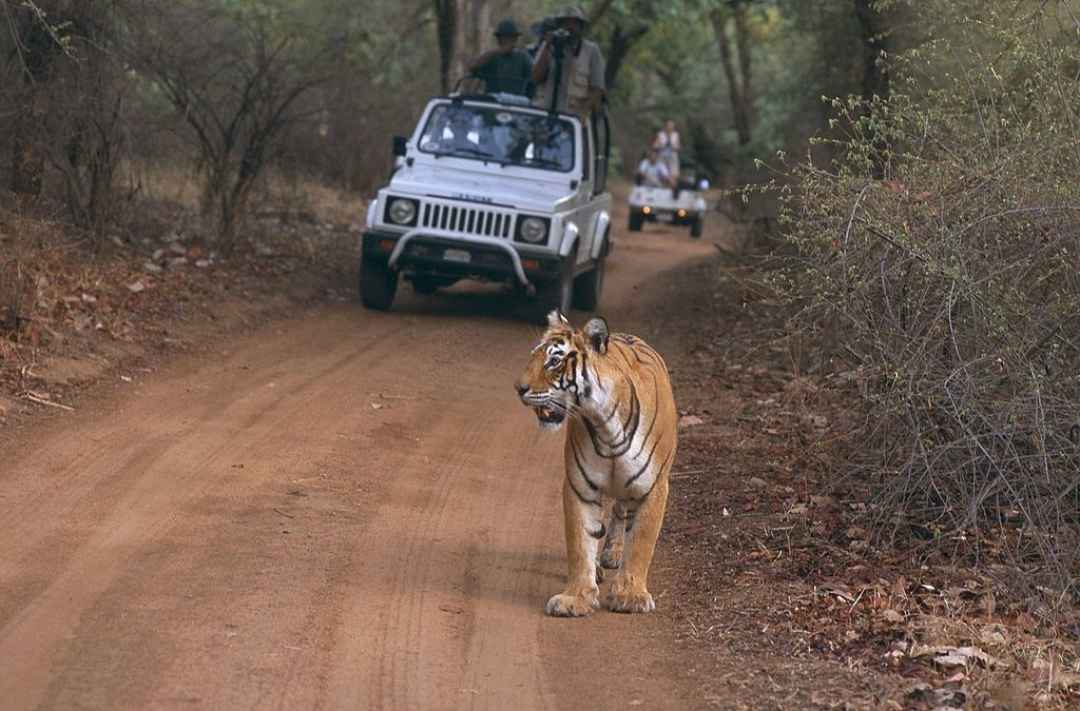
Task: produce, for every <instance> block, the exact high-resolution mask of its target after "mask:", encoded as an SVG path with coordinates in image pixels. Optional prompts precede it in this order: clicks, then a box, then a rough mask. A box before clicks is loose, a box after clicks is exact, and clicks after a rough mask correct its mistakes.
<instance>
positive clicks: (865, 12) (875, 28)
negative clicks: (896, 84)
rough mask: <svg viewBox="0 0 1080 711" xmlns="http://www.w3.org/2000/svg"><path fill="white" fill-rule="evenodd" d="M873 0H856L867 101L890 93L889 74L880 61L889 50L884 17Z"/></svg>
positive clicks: (863, 81) (865, 97) (884, 96)
mask: <svg viewBox="0 0 1080 711" xmlns="http://www.w3.org/2000/svg"><path fill="white" fill-rule="evenodd" d="M873 4H874V3H873V0H855V17H856V18H858V20H859V27H860V28H861V29H862V59H863V62H862V64H863V76H862V96H863V98H864V99H866V100H867V101H869V100H871V99H872V98H873V97H875V96H879V97H881V98H883V99H884V98H886V97H888V95H889V75H888V73H887V72H886V71H885V69H884V67H883V66H882V65H881V64H880V63H879V62H878V60H879V59H880V58H881V53H882V52H885V51H887V50H888V48H889V47H888V38H887V36H886V34H885V32H886V29H887V28H886V26H885V21H884V18H882V16H881V14H880V13H878V11H877V10H875V9H874V7H873Z"/></svg>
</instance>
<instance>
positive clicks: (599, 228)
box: [589, 210, 611, 259]
mask: <svg viewBox="0 0 1080 711" xmlns="http://www.w3.org/2000/svg"><path fill="white" fill-rule="evenodd" d="M610 225H611V215H609V214H608V212H607V210H601V211H600V212H599V213H597V215H596V225H595V226H594V227H593V243H592V249H591V250H589V252H590V254H589V258H590V259H599V258H600V257H601V256H602V255H603V249H604V242H605V241H606V240H607V236H608V227H609V226H610Z"/></svg>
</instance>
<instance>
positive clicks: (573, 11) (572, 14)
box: [551, 5, 589, 25]
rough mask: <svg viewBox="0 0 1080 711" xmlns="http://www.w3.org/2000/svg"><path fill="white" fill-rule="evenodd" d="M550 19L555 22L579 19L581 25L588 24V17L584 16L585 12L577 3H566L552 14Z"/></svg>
mask: <svg viewBox="0 0 1080 711" xmlns="http://www.w3.org/2000/svg"><path fill="white" fill-rule="evenodd" d="M551 19H553V20H555V21H556V22H558V21H559V20H580V21H581V24H583V25H587V24H589V18H588V17H586V16H585V13H584V12H582V11H581V8H580V7H578V6H577V5H567V6H566V7H564V8H562V9H561V10H559V11H558V12H556V13H555V14H554V15H552V16H551Z"/></svg>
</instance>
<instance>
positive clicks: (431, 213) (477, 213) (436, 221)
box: [420, 202, 514, 239]
mask: <svg viewBox="0 0 1080 711" xmlns="http://www.w3.org/2000/svg"><path fill="white" fill-rule="evenodd" d="M420 226H421V227H431V228H434V229H439V230H447V231H450V232H460V233H462V234H467V235H477V236H479V237H503V238H506V239H509V238H510V235H512V234H513V226H514V213H512V212H500V211H498V210H488V209H483V208H477V207H465V206H463V205H453V204H443V203H437V202H426V203H424V209H423V211H422V213H421V215H420Z"/></svg>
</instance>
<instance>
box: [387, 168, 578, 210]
mask: <svg viewBox="0 0 1080 711" xmlns="http://www.w3.org/2000/svg"><path fill="white" fill-rule="evenodd" d="M447 163H449V161H447ZM478 165H483V164H482V163H479V164H478ZM523 170H528V169H520V168H518V169H514V168H500V167H499V166H497V165H494V164H489V167H488V168H486V169H484V170H483V171H480V170H467V169H463V168H461V167H458V166H456V165H445V166H444V165H424V164H419V163H418V164H415V165H413V166H411V167H409V166H403V167H402V168H401V169H400V170H399V171H398V172H397V173H396V174H395V175H394V178H393V180H391V181H390V185H389V187H388V189H389V190H390V191H392V192H399V191H400V192H403V193H409V194H413V195H424V196H430V197H439V198H444V199H448V200H471V201H474V202H482V203H491V204H495V205H503V206H513V207H515V208H518V209H522V210H536V211H539V212H555V211H558V210H560V209H563V207H564V205H565V203H568V202H569V201H571V200H572V198H573V197H574V196H575V194H576V193H575V191H574V190H573V189H571V187H570V181H571V180H572V179H573V178H571V176H570V174H569V173H566V174H565V175H564V174H560V173H547V174H545V175H544V176H543V178H537V177H532V176H528V177H526V176H524V175H522V172H523ZM528 172H529V173H536V172H539V171H531V170H529V171H528ZM549 176H552V177H549ZM556 176H557V177H556Z"/></svg>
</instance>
